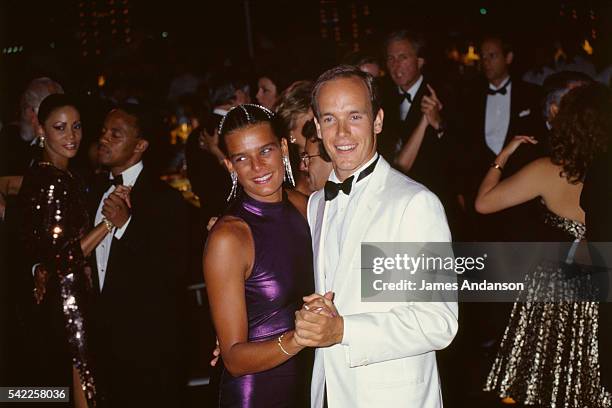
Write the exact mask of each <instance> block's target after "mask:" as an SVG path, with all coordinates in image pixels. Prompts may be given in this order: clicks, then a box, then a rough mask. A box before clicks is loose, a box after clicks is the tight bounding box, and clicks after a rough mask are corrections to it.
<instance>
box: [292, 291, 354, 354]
mask: <svg viewBox="0 0 612 408" xmlns="http://www.w3.org/2000/svg"><path fill="white" fill-rule="evenodd" d="M333 298H334V294H333V292H327V293H326V294H325V295H324V296H321V295H318V294H316V293H315V294H312V295H310V296H306V297H305V298H304V302H305V303H304V306H303V307H302V309H301V310H298V311H297V312H295V318H296V319H295V333H294V336H293V338H294V340H295V342H296V343H297V344H298V345H300V346H305V347H328V346H332V345H334V344H338V343H340V342H341V341H342V337H343V335H344V320H343V318H342V316H340V314H339V313H338V310H337V309H336V306H335V305H334V303H333Z"/></svg>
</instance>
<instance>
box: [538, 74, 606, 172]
mask: <svg viewBox="0 0 612 408" xmlns="http://www.w3.org/2000/svg"><path fill="white" fill-rule="evenodd" d="M552 126H553V132H552V135H551V138H550V144H551V148H552V155H551V159H552V162H553V163H554V164H557V165H560V166H562V168H563V170H562V171H561V173H560V174H559V175H560V176H561V177H565V178H566V179H567V180H568V181H569V182H570V183H574V184H575V183H579V182H582V181H583V180H584V176H585V175H586V171H587V169H588V167H589V165H590V164H591V161H592V160H593V157H595V155H596V154H598V153H601V152H603V151H605V150H606V147H607V146H608V139H609V138H610V137H611V136H612V92H611V91H610V90H609V89H608V88H607V87H606V86H604V85H601V84H598V83H592V84H589V85H583V86H579V87H577V88H575V89H573V90H571V91H570V92H569V93H567V95H565V96H564V97H563V99H561V106H560V108H559V113H558V114H557V116H556V117H555V119H554V120H553V123H552Z"/></svg>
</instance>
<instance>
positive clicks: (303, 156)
mask: <svg viewBox="0 0 612 408" xmlns="http://www.w3.org/2000/svg"><path fill="white" fill-rule="evenodd" d="M319 156H321V155H320V154H313V155H309V154H308V153H306V152H304V153H302V154H300V159H301V160H302V163H304V166H306V167H308V166H309V165H310V159H312V158H313V157H319Z"/></svg>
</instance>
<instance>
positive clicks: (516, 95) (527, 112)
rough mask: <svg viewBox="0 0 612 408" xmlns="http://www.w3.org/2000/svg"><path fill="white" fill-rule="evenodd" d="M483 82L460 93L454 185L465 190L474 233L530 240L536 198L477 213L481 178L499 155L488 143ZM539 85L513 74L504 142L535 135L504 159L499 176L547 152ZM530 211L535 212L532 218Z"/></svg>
mask: <svg viewBox="0 0 612 408" xmlns="http://www.w3.org/2000/svg"><path fill="white" fill-rule="evenodd" d="M487 89H488V84H487V83H486V82H484V81H483V82H480V83H478V84H477V85H476V86H475V87H473V88H472V89H469V90H467V91H466V92H465V96H464V97H463V98H462V105H463V112H464V114H463V119H462V126H461V127H462V130H461V133H462V135H461V143H460V146H461V149H460V150H459V154H460V155H461V156H462V160H461V161H460V162H459V167H458V170H457V173H458V174H460V177H459V180H460V181H459V184H458V185H457V189H458V190H459V191H461V193H462V194H463V195H464V196H465V199H466V206H467V208H468V212H469V213H470V214H472V218H473V221H474V222H476V224H478V225H477V226H478V228H475V229H474V230H475V231H479V233H480V235H478V236H475V237H473V238H474V239H477V240H487V241H529V240H532V239H536V237H535V234H534V235H531V234H529V232H530V231H532V230H534V228H538V227H537V225H536V224H537V222H539V220H537V214H536V212H535V211H536V205H535V202H531V203H525V204H523V205H520V206H517V207H513V208H509V209H506V210H504V211H501V212H499V213H496V214H491V215H486V216H481V215H477V214H476V213H475V210H474V201H475V199H476V194H477V192H478V188H479V186H480V183H481V182H482V180H483V178H484V176H485V175H486V174H487V172H488V171H489V168H490V165H491V163H492V162H493V161H494V160H495V158H496V157H497V154H496V153H495V152H493V151H492V150H491V149H489V147H488V146H487V144H486V139H485V119H486V106H487V105H486V103H487ZM540 101H541V94H540V91H539V88H537V87H536V86H534V85H530V84H527V83H525V82H522V81H520V80H518V79H512V89H511V95H510V121H509V125H508V132H507V133H506V139H505V141H504V146H505V145H506V144H508V143H509V142H510V141H511V140H512V138H513V137H514V136H516V135H530V136H534V137H536V138H537V139H538V141H539V143H538V144H537V145H528V144H524V145H522V146H520V147H519V148H518V149H517V150H516V152H515V153H514V154H513V155H512V157H511V158H510V160H509V161H508V163H507V164H506V166H505V168H504V170H503V174H502V177H503V178H506V177H509V176H511V175H512V174H514V173H516V172H517V171H518V170H520V169H521V168H522V167H524V166H525V165H526V164H528V163H530V162H532V161H533V160H535V159H537V158H539V157H543V156H546V155H548V137H547V135H548V131H547V130H546V127H545V124H544V120H543V119H542V114H541V108H540ZM534 217H536V218H535V219H534Z"/></svg>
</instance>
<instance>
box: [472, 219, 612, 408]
mask: <svg viewBox="0 0 612 408" xmlns="http://www.w3.org/2000/svg"><path fill="white" fill-rule="evenodd" d="M543 218H544V220H543V221H544V223H545V224H546V225H547V228H548V230H549V233H548V238H549V239H548V240H549V241H551V242H566V241H573V240H582V239H583V238H584V235H585V232H586V230H585V226H584V224H581V223H579V222H577V221H573V220H570V219H567V218H563V217H560V216H558V215H556V214H554V213H552V212H550V211H549V210H547V209H545V208H544V207H543ZM558 273H563V272H561V269H559V267H558V264H557V265H553V264H552V263H542V264H540V265H538V267H537V268H536V270H535V272H534V273H533V274H530V275H528V277H527V279H526V287H541V288H545V289H544V290H550V287H551V286H549V284H551V285H555V287H557V288H558V287H560V286H557V283H555V282H559V281H560V280H559V276H560V275H558ZM579 282H580V281H579ZM575 287H576V286H574V287H573V289H572V290H575ZM538 296H541V294H540V295H538ZM598 320H599V304H598V303H596V302H516V303H515V304H514V306H513V309H512V312H511V314H510V320H509V322H508V325H507V326H506V330H505V333H504V335H503V337H502V340H501V343H500V347H499V350H498V352H497V356H496V358H495V361H494V363H493V366H492V367H491V370H490V372H489V375H488V377H487V381H486V384H485V388H484V390H485V391H494V392H496V393H497V394H498V395H499V396H500V397H501V398H505V397H511V398H513V399H514V400H515V401H517V402H520V403H522V404H524V405H535V406H538V407H542V408H544V407H546V408H609V407H612V395H611V394H610V393H609V392H608V391H607V390H606V389H605V388H604V387H603V386H602V385H601V379H600V366H599V350H598V333H599V326H598V324H599V323H598Z"/></svg>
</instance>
